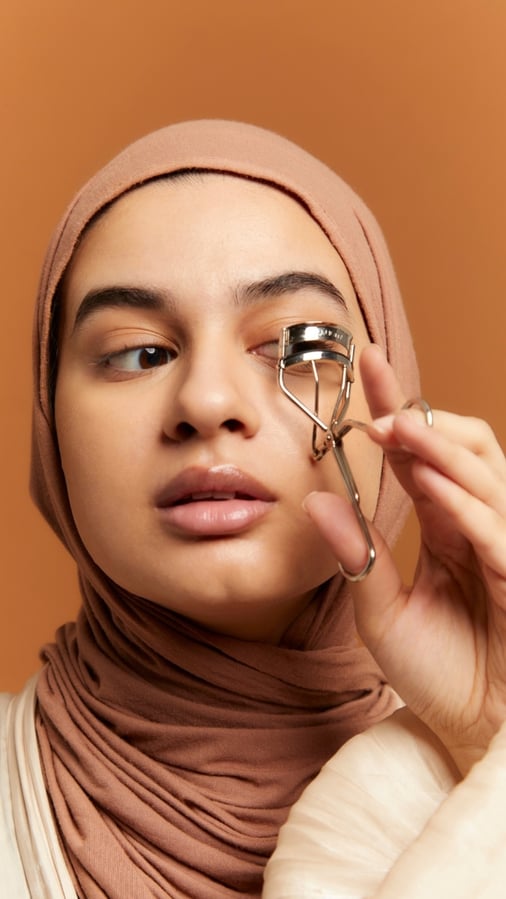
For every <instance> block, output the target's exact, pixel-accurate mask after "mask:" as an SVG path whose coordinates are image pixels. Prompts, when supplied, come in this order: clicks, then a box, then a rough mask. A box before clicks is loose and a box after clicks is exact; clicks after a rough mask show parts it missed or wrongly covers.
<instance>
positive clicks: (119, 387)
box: [56, 174, 381, 640]
mask: <svg viewBox="0 0 506 899" xmlns="http://www.w3.org/2000/svg"><path fill="white" fill-rule="evenodd" d="M294 273H305V275H307V274H309V275H310V276H311V277H309V278H307V277H305V278H300V277H297V276H296V275H294ZM313 276H315V277H313ZM317 278H320V279H325V280H326V281H328V282H330V284H332V285H333V286H334V287H335V288H336V289H337V291H339V292H340V294H342V296H343V298H344V303H343V302H342V301H341V300H340V299H339V298H338V297H336V296H334V295H332V292H331V291H330V290H328V289H326V288H325V287H324V286H322V285H323V283H324V282H323V281H321V282H318V281H317ZM63 304H64V305H63V322H62V329H61V338H60V340H61V352H60V362H59V373H58V381H57V390H56V425H57V432H58V441H59V447H60V452H61V458H62V464H63V469H64V472H65V478H66V482H67V488H68V493H69V497H70V503H71V506H72V512H73V515H74V519H75V522H76V525H77V528H78V530H79V533H80V535H81V538H82V540H83V542H84V544H85V546H86V548H87V550H88V552H89V553H90V555H91V556H92V557H93V559H94V560H95V562H96V564H97V565H98V566H99V567H100V568H102V569H103V571H104V572H105V573H106V574H107V575H108V576H109V577H110V578H111V579H112V580H113V581H115V582H116V583H117V584H119V585H120V586H121V587H123V588H125V589H127V590H129V591H130V592H132V593H134V594H138V595H140V596H143V597H146V598H148V599H150V600H152V601H154V602H157V603H159V604H161V605H163V606H166V607H168V608H170V609H172V610H174V611H176V612H179V613H181V614H183V615H186V616H188V617H189V618H192V619H194V620H196V621H198V622H200V623H202V624H204V625H206V626H207V627H209V628H211V629H213V630H217V631H220V632H223V633H227V634H232V635H234V636H238V637H242V638H245V639H260V640H277V639H278V638H279V637H280V635H281V634H282V633H283V631H284V630H285V629H286V627H287V626H288V624H289V623H290V622H291V621H292V620H293V619H294V617H295V616H296V615H297V614H298V613H299V612H300V611H301V609H302V608H303V607H304V606H305V605H306V604H307V602H308V601H309V600H310V598H311V596H312V595H313V593H314V591H315V589H316V587H317V586H318V585H320V584H321V583H322V582H323V581H325V580H327V579H328V578H329V577H331V576H332V575H333V574H335V573H336V571H337V564H336V560H335V558H334V556H333V554H332V553H331V552H330V550H329V549H328V547H327V546H326V544H325V543H324V542H323V541H322V539H321V538H320V537H319V535H318V533H317V531H316V529H315V528H314V526H313V525H312V523H311V521H310V520H309V518H308V517H307V516H306V514H305V512H304V511H303V509H302V500H303V498H304V497H305V496H306V495H307V493H309V492H310V491H312V490H319V489H326V490H334V491H338V492H341V493H343V492H344V491H343V486H342V483H341V479H340V475H339V472H338V469H337V466H336V464H335V461H334V459H333V458H332V456H331V454H328V455H327V456H326V457H325V459H324V460H323V461H321V462H315V461H314V460H313V459H312V456H311V423H310V422H309V420H308V419H307V418H305V416H304V415H303V413H301V412H300V411H299V410H298V409H297V408H296V407H295V405H293V404H292V403H290V401H289V400H287V399H286V398H285V397H284V396H283V394H282V393H281V391H280V390H279V387H278V385H277V376H276V349H277V341H278V337H279V333H280V329H281V328H282V327H283V326H284V325H288V324H293V323H295V322H297V321H306V320H324V321H331V322H335V323H337V324H339V325H341V326H343V327H345V328H347V329H349V330H350V331H351V332H352V333H353V336H354V339H355V343H356V345H357V352H358V353H359V352H360V349H361V348H362V347H363V346H364V345H365V344H366V343H367V342H368V338H367V334H366V330H365V327H364V323H363V321H362V317H361V314H360V311H359V308H358V305H357V301H356V298H355V296H354V292H353V289H352V286H351V283H350V280H349V277H348V275H347V272H346V269H345V267H344V265H343V263H342V261H341V259H340V258H339V256H338V255H337V253H336V252H335V250H334V249H333V247H332V246H331V244H330V243H329V241H328V240H327V238H326V237H325V235H324V233H323V232H322V231H321V230H320V228H319V227H318V226H317V225H316V223H315V222H314V221H313V220H312V219H311V218H310V216H309V215H308V214H307V213H306V212H305V211H304V210H303V208H302V207H301V206H300V205H299V204H298V203H297V202H296V201H294V200H292V199H291V198H290V197H288V196H286V195H285V194H283V193H281V192H280V191H278V190H276V189H274V188H271V187H268V186H265V185H261V184H258V183H256V182H250V181H247V180H244V179H240V178H235V177H227V176H225V175H219V174H216V175H203V176H201V177H197V178H192V179H186V178H181V179H175V180H172V181H171V180H169V181H162V182H155V183H151V184H149V185H147V186H145V187H142V188H140V189H137V190H135V191H133V192H131V193H129V194H127V195H125V196H124V197H122V198H121V199H120V200H118V201H117V202H116V203H115V204H114V205H113V206H111V208H110V209H109V210H108V211H107V212H106V213H105V214H104V215H103V216H102V217H101V218H100V219H99V220H98V221H97V222H96V223H95V224H94V225H93V227H91V228H90V230H89V231H88V233H87V234H86V235H85V237H84V239H83V241H82V243H81V245H80V246H79V248H78V250H77V252H76V253H75V255H74V258H73V261H72V263H71V266H70V269H69V271H68V273H67V275H66V279H65V289H64V299H63ZM297 377H298V381H296V383H297V389H299V388H300V390H301V391H304V390H306V389H309V385H310V384H312V380H311V378H310V377H309V376H308V375H301V376H297ZM325 389H326V388H325V385H324V386H323V391H324V394H325ZM332 399H333V392H332V396H329V395H328V396H325V395H324V396H323V400H324V401H325V400H326V401H327V402H328V403H330V402H331V400H332ZM350 415H351V416H352V417H354V418H364V417H365V416H367V411H366V403H365V400H364V396H363V393H362V388H361V385H360V382H359V381H357V382H356V383H355V385H354V387H353V391H352V401H351V406H350ZM348 439H349V441H350V442H349V443H347V447H348V450H349V456H350V458H351V462H352V467H353V470H354V473H355V477H356V480H357V483H358V485H359V489H360V492H361V496H362V505H363V508H364V510H365V512H366V514H368V515H372V513H373V511H374V507H375V502H376V496H377V491H378V484H379V475H380V467H381V459H380V455H379V452H378V450H377V449H376V448H375V447H373V446H372V445H371V444H369V442H368V441H367V439H366V438H365V437H364V436H362V435H351V436H350V438H347V440H348Z"/></svg>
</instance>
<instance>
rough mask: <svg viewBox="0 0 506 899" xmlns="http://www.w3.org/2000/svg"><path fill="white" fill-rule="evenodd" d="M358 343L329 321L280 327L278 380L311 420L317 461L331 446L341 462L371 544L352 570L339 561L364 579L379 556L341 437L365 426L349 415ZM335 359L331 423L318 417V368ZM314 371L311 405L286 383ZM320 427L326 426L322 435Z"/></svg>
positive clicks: (356, 577) (350, 577)
mask: <svg viewBox="0 0 506 899" xmlns="http://www.w3.org/2000/svg"><path fill="white" fill-rule="evenodd" d="M354 356H355V344H354V343H353V337H352V335H351V334H350V333H349V332H348V331H346V330H345V329H344V328H340V327H338V326H337V325H332V324H328V323H327V322H299V323H298V324H295V325H290V326H288V327H286V328H283V329H282V332H281V337H280V340H279V356H278V383H279V386H280V388H281V390H282V391H283V393H284V394H285V396H287V397H288V399H290V400H291V401H292V403H295V405H296V406H297V407H298V408H299V409H300V410H301V411H302V412H304V413H305V414H306V415H307V416H309V418H310V419H311V421H312V422H313V434H312V441H311V446H312V453H313V458H314V459H315V460H316V461H320V459H323V457H324V456H325V454H326V453H327V452H328V451H329V450H332V451H333V453H334V456H335V459H336V462H337V464H338V466H339V470H340V472H341V475H342V478H343V481H344V485H345V487H346V491H347V493H348V496H349V498H350V501H351V504H352V506H353V510H354V512H355V516H356V518H357V521H358V524H359V526H360V530H361V531H362V534H363V536H364V541H365V544H366V547H367V562H366V563H365V565H364V567H363V568H362V570H361V571H359V572H358V573H357V574H353V573H352V572H350V571H347V570H346V569H345V568H343V566H342V565H339V568H340V570H341V573H342V574H343V575H344V577H345V578H347V579H348V580H349V581H361V580H363V579H364V578H365V577H366V576H367V575H368V574H369V572H370V570H371V568H372V566H373V565H374V560H375V558H376V550H375V548H374V544H373V541H372V537H371V534H370V532H369V528H368V526H367V522H366V520H365V518H364V515H363V513H362V509H361V508H360V495H359V492H358V489H357V485H356V483H355V479H354V477H353V475H352V473H351V469H350V466H349V463H348V460H347V458H346V454H345V452H344V446H343V438H344V437H345V436H346V434H348V432H349V431H350V430H351V429H352V428H359V429H360V430H365V428H366V425H365V424H364V422H361V421H355V420H354V419H347V418H345V416H346V413H347V411H348V406H349V403H350V394H351V386H352V384H353V381H354V373H353V361H354ZM328 362H331V363H332V362H333V363H335V364H336V365H337V366H338V374H339V378H338V385H337V398H336V401H335V403H334V407H333V409H332V413H331V416H330V421H329V422H328V423H327V422H325V421H324V420H323V419H322V418H321V417H320V408H319V407H320V373H319V371H318V364H319V363H320V364H321V363H328ZM308 370H309V371H311V373H312V375H313V379H314V394H313V408H312V409H311V408H310V407H309V406H308V405H307V404H306V403H305V402H304V401H303V400H302V399H301V398H300V396H297V394H296V393H294V392H293V390H291V389H290V388H289V387H288V384H287V377H288V374H289V373H293V374H296V373H297V372H299V373H307V371H308ZM319 430H321V431H323V432H324V436H323V439H322V440H320V441H318V434H319Z"/></svg>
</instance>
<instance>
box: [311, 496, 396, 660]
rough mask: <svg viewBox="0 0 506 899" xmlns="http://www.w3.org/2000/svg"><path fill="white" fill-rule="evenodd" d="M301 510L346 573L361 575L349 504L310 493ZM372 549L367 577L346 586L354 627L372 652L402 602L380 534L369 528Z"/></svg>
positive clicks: (361, 545)
mask: <svg viewBox="0 0 506 899" xmlns="http://www.w3.org/2000/svg"><path fill="white" fill-rule="evenodd" d="M304 508H305V510H306V512H307V513H308V515H309V516H310V518H311V519H312V521H313V522H314V523H315V525H316V526H317V527H318V529H319V531H320V533H321V534H322V536H323V537H324V539H325V540H326V541H327V542H328V543H329V545H330V547H331V548H332V550H333V552H334V554H335V556H336V559H337V560H338V561H339V562H340V564H341V566H342V567H343V568H344V569H345V570H346V571H351V572H353V571H357V572H358V571H361V570H362V569H363V567H364V565H365V563H366V561H367V553H368V551H367V547H366V545H365V542H364V537H363V534H362V532H361V530H360V527H359V525H358V522H357V519H356V517H355V514H354V512H353V509H352V507H351V506H350V504H349V503H348V502H347V501H346V500H344V499H343V498H342V497H339V496H336V495H335V494H331V493H320V492H318V493H311V494H309V496H307V497H306V499H305V500H304ZM369 527H370V528H371V534H372V537H373V540H374V545H375V548H376V561H375V563H374V566H373V568H372V570H371V572H370V573H369V574H368V575H367V577H366V578H365V579H364V580H363V581H360V582H358V583H350V589H351V592H352V595H353V598H354V599H355V600H356V603H355V608H356V617H357V627H358V628H359V631H360V633H361V635H362V636H363V638H364V640H365V641H366V642H367V644H368V646H369V649H370V650H371V651H374V648H375V647H376V646H378V644H379V643H380V641H381V640H382V638H383V635H384V634H385V633H389V632H390V627H391V624H390V623H391V620H392V619H393V618H395V617H396V614H397V608H398V603H399V602H403V601H404V600H403V596H404V586H403V583H402V581H401V578H400V575H399V573H398V571H397V568H396V566H395V563H394V561H393V558H392V555H391V553H390V551H389V549H388V547H387V545H386V544H385V542H384V540H383V538H382V537H381V534H380V533H379V532H378V531H377V530H376V529H375V528H374V526H373V525H369Z"/></svg>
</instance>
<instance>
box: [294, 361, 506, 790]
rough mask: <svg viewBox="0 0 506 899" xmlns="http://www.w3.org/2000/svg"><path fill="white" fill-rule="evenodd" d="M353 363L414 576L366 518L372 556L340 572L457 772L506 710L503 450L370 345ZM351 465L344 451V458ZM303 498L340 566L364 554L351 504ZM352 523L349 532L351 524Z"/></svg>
mask: <svg viewBox="0 0 506 899" xmlns="http://www.w3.org/2000/svg"><path fill="white" fill-rule="evenodd" d="M361 374H362V380H363V384H364V389H365V392H366V396H367V399H368V402H369V407H370V411H371V415H372V418H373V424H372V425H371V427H370V428H369V436H370V438H371V439H372V440H374V441H375V442H376V443H378V444H379V445H380V446H381V447H382V448H383V449H384V451H385V453H386V454H387V457H388V460H389V462H390V464H391V466H392V468H393V470H394V472H395V474H396V476H397V478H398V479H399V481H400V483H401V484H402V486H403V487H404V489H405V490H406V491H407V492H408V493H409V495H410V496H411V498H412V499H413V502H414V505H415V509H416V512H417V515H418V518H419V521H420V528H421V549H420V557H419V562H418V566H417V570H416V574H415V578H414V583H413V585H412V587H406V586H405V585H404V584H403V583H402V581H401V579H400V576H399V573H398V571H397V569H396V566H395V563H394V561H393V559H392V556H391V554H390V551H389V550H388V548H387V546H386V544H385V543H384V541H383V540H382V537H381V535H380V534H379V533H378V531H377V530H375V529H374V528H372V527H371V532H372V534H373V539H374V542H375V546H376V551H377V559H376V562H375V565H374V567H373V569H372V572H371V573H370V574H369V575H368V577H367V578H366V579H365V580H364V581H362V582H360V583H356V584H350V589H351V591H352V594H353V599H354V603H355V614H356V620H357V627H358V629H359V632H360V635H361V637H362V639H363V640H364V642H365V643H366V644H367V646H368V647H369V649H370V651H371V652H372V653H373V655H374V656H375V658H376V660H377V661H378V664H379V665H380V666H381V668H382V669H383V671H384V672H385V675H386V676H387V678H388V679H389V681H390V682H391V684H392V686H393V687H394V688H395V689H396V690H397V691H398V693H399V694H400V696H401V697H402V699H403V700H404V701H405V702H406V704H407V705H408V706H409V707H410V708H411V709H412V711H413V712H414V713H415V714H416V715H418V716H419V717H420V718H421V719H422V720H423V721H424V722H425V723H426V724H427V725H428V726H429V727H430V728H431V729H432V730H433V731H434V732H435V733H436V734H437V735H438V736H439V738H440V739H441V740H442V741H443V743H444V744H445V746H446V747H447V749H448V750H449V752H450V753H451V754H452V756H453V758H454V760H455V762H456V764H457V765H458V767H459V769H460V770H461V772H462V773H463V774H466V773H467V771H468V770H469V768H470V767H471V765H472V764H473V763H474V762H475V761H476V760H477V759H479V758H480V757H481V756H482V755H483V754H484V752H485V751H486V749H487V747H488V744H489V742H490V740H491V738H492V736H493V735H494V734H495V733H496V731H497V730H498V729H499V727H500V726H501V724H502V723H503V721H505V720H506V461H505V458H504V454H503V452H502V451H501V448H500V447H499V445H498V444H497V441H496V439H495V437H494V435H493V433H492V431H491V430H490V428H489V427H488V426H487V425H486V424H485V423H483V422H481V421H478V420H476V419H471V418H462V417H460V416H457V415H452V414H450V413H447V412H439V411H436V412H434V425H433V427H432V428H430V427H428V426H427V424H426V422H425V420H424V414H423V413H422V412H420V411H419V410H416V409H412V410H410V411H399V410H401V408H402V406H403V404H404V403H405V401H406V399H408V398H407V397H405V396H403V394H402V391H401V388H400V386H399V385H398V383H397V380H396V378H395V376H394V374H393V372H392V370H391V368H390V366H389V365H388V363H387V361H386V359H385V357H384V355H383V353H382V352H381V351H380V350H379V349H378V348H377V347H369V348H367V349H366V350H365V351H364V353H363V355H362V360H361ZM351 467H352V469H353V463H352V466H351ZM306 509H307V511H308V513H309V514H310V515H311V517H312V518H313V520H314V521H315V523H316V524H317V526H318V527H319V528H320V529H321V531H322V534H323V535H324V536H325V537H326V539H327V540H328V541H329V542H330V544H331V545H332V547H333V548H334V551H335V553H336V556H337V558H338V559H339V561H340V562H341V564H342V565H343V566H344V568H345V569H347V570H349V571H358V570H360V568H361V567H362V566H363V564H364V561H365V559H364V548H363V538H361V535H360V534H359V533H358V526H357V525H356V523H355V519H354V515H353V511H352V510H351V507H350V506H349V504H346V503H345V501H344V500H342V499H340V498H339V497H337V496H333V495H331V494H318V493H316V494H311V495H310V496H309V497H308V498H307V500H306ZM355 535H356V536H355Z"/></svg>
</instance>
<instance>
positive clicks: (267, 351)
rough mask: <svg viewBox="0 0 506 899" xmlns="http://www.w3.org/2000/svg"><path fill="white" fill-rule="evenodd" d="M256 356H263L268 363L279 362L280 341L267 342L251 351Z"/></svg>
mask: <svg viewBox="0 0 506 899" xmlns="http://www.w3.org/2000/svg"><path fill="white" fill-rule="evenodd" d="M251 352H252V353H253V355H254V356H261V357H262V358H263V359H266V360H267V362H277V360H278V356H279V340H267V341H266V342H265V343H260V344H259V345H258V346H256V347H254V349H253V350H251Z"/></svg>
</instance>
